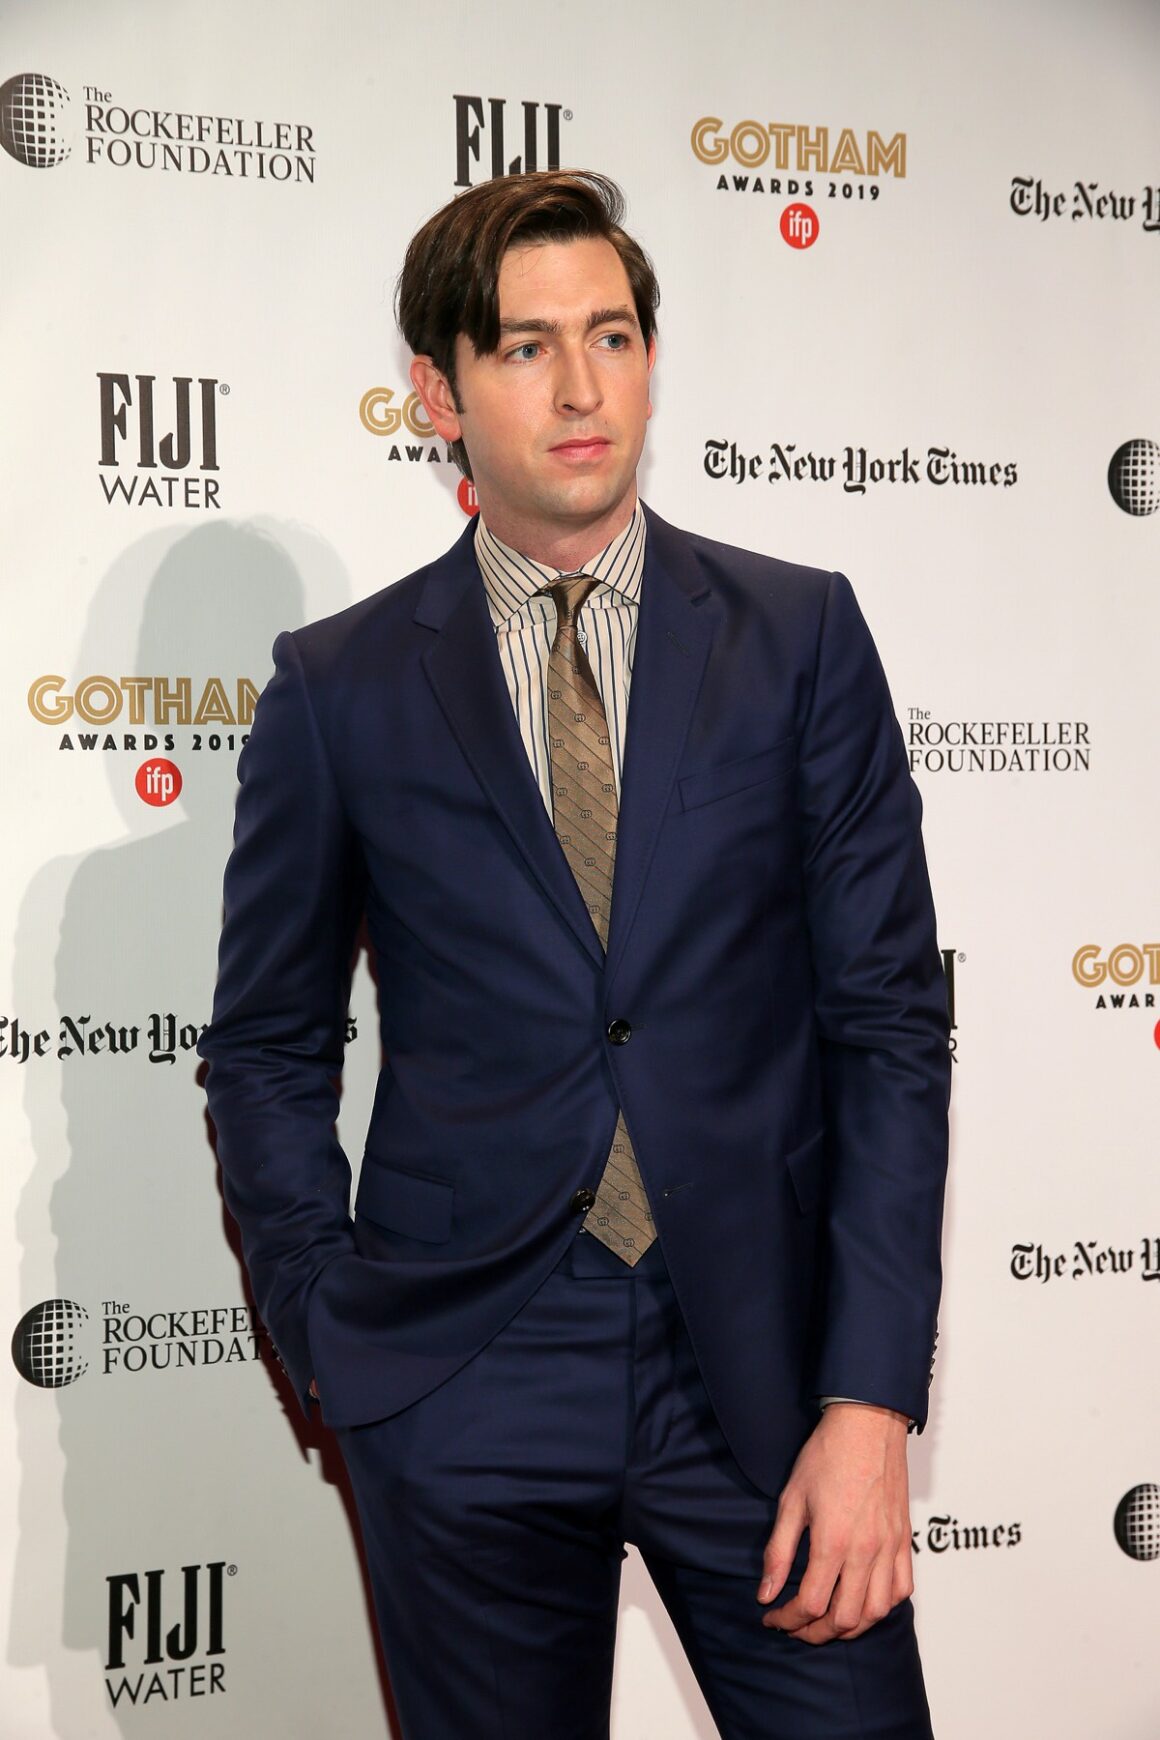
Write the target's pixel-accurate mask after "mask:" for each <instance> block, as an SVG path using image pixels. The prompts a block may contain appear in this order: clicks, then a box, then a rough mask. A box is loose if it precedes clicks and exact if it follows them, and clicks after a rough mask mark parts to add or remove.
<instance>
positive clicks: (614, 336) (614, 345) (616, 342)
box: [601, 332, 632, 350]
mask: <svg viewBox="0 0 1160 1740" xmlns="http://www.w3.org/2000/svg"><path fill="white" fill-rule="evenodd" d="M601 343H602V344H605V345H607V346H608V349H609V350H627V349H628V347H629V345H630V344H631V343H632V340H631V338H630V337H629V335H628V333H627V332H606V333H605V334H604V336H603V338H602V339H601Z"/></svg>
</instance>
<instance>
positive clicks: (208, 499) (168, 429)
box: [97, 372, 230, 508]
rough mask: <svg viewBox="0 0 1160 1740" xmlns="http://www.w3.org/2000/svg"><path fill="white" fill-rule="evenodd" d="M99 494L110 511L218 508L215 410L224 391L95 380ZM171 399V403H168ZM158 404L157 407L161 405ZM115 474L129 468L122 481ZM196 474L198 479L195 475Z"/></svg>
mask: <svg viewBox="0 0 1160 1740" xmlns="http://www.w3.org/2000/svg"><path fill="white" fill-rule="evenodd" d="M97 379H98V381H99V382H100V408H101V458H100V464H101V468H102V469H101V471H100V472H98V474H97V475H98V476H99V478H100V483H101V489H102V491H103V492H104V497H105V501H106V502H107V503H108V504H109V506H110V507H111V506H113V505H114V504H115V503H118V502H119V503H121V504H122V505H123V506H126V507H146V506H148V507H170V508H220V507H221V502H220V501H219V500H218V479H217V478H216V477H215V476H214V475H213V473H215V472H216V471H217V470H218V469H219V466H218V428H217V404H218V399H219V397H223V398H224V397H226V396H227V395H228V393H229V390H230V389H229V387H228V386H227V385H226V383H225V382H224V381H218V380H216V379H214V378H212V377H210V376H207V375H201V376H198V377H197V383H196V389H195V386H194V377H193V376H192V375H174V376H173V379H172V384H171V386H170V385H169V384H168V383H167V385H166V386H165V387H164V388H162V389H160V390H158V388H157V376H156V375H133V376H130V375H122V374H106V373H104V372H99V373H98V375H97ZM170 394H172V398H170ZM162 401H164V404H163V403H162ZM122 466H132V467H133V472H132V475H131V476H129V477H127V478H126V476H125V475H124V473H123V472H122V470H121V467H122ZM194 473H196V474H197V475H194Z"/></svg>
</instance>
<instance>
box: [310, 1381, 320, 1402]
mask: <svg viewBox="0 0 1160 1740" xmlns="http://www.w3.org/2000/svg"><path fill="white" fill-rule="evenodd" d="M310 1394H311V1395H312V1396H313V1397H314V1400H315V1401H316V1402H319V1401H321V1400H322V1397H321V1396H320V1395H319V1393H318V1385H317V1384H316V1383H315V1381H314V1379H313V1378H311V1380H310Z"/></svg>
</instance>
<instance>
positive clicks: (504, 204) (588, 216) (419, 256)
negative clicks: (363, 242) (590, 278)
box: [395, 169, 660, 477]
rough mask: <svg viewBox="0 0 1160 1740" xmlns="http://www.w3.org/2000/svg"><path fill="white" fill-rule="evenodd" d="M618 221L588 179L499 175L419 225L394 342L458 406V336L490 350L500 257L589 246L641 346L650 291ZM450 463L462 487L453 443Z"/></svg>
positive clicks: (604, 192) (617, 196) (648, 267)
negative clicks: (617, 284)
mask: <svg viewBox="0 0 1160 1740" xmlns="http://www.w3.org/2000/svg"><path fill="white" fill-rule="evenodd" d="M623 216H624V195H623V194H622V193H621V191H620V189H619V187H617V185H616V183H615V182H614V181H610V180H609V179H608V177H607V176H606V175H597V174H596V173H595V171H593V170H589V169H564V170H545V171H542V172H539V173H537V174H533V175H504V176H499V177H497V178H496V179H494V180H492V181H484V182H481V183H480V185H479V186H478V187H471V188H468V190H467V192H466V193H461V194H459V195H458V197H457V198H455V199H453V200H451V201H450V202H449V203H448V204H447V205H445V206H443V207H442V209H441V210H440V211H437V212H436V213H435V216H434V217H432V218H428V220H427V222H426V223H425V224H424V225H423V228H422V229H421V230H420V231H419V232H418V234H417V235H415V236H414V237H413V238H412V240H411V245H410V247H409V248H408V249H407V257H406V259H405V260H404V261H403V270H402V271H401V272H400V273H399V282H398V284H397V286H396V289H395V314H396V316H397V319H398V322H399V327H400V330H401V331H402V334H403V337H404V338H405V339H406V341H407V343H408V345H409V346H410V347H411V350H412V351H413V352H414V353H415V355H416V356H429V357H431V359H432V360H433V362H434V364H435V367H436V368H437V369H438V370H439V371H440V373H441V374H443V375H445V376H446V377H447V380H448V382H449V383H450V386H451V391H452V393H453V394H455V396H456V399H457V400H458V390H457V386H456V380H455V340H456V337H457V336H458V334H459V333H461V332H462V333H463V334H464V336H465V337H466V338H468V339H469V340H470V341H471V345H472V348H473V349H474V350H475V353H476V355H477V356H488V355H490V354H491V353H492V352H493V351H495V350H496V349H498V347H499V292H498V283H499V269H500V264H501V262H502V260H503V257H504V255H505V254H506V253H507V251H508V249H509V248H518V247H525V246H527V245H528V244H530V243H533V242H574V241H582V240H587V239H589V238H594V237H599V238H602V239H603V240H604V241H606V242H611V244H612V246H613V247H614V248H615V249H616V252H617V254H618V255H619V256H620V260H621V263H622V265H623V266H624V269H625V271H626V273H627V274H628V282H629V285H630V287H631V289H632V299H633V302H634V303H635V305H636V317H637V320H638V321H639V323H640V330H641V333H642V334H643V336H644V340H645V343H646V344H647V343H648V341H649V339H651V338H652V336H653V333H654V332H655V331H656V309H657V304H658V303H659V301H660V291H659V290H658V288H657V281H656V275H655V273H654V272H653V269H652V264H651V262H650V260H649V258H648V256H647V254H646V253H645V251H644V249H643V248H642V247H641V246H640V244H639V242H635V241H634V240H633V239H632V237H631V236H630V235H628V234H627V233H626V232H625V231H624V230H623V229H622V228H621V219H622V218H623ZM451 453H452V456H453V458H454V459H455V461H456V463H457V464H458V465H459V466H460V468H461V469H462V470H463V471H464V472H465V473H466V474H467V476H468V477H470V476H471V465H470V462H469V460H468V458H467V453H466V451H465V449H464V446H463V443H462V441H455V442H453V443H452V445H451Z"/></svg>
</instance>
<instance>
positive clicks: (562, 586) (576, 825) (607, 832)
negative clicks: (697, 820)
mask: <svg viewBox="0 0 1160 1740" xmlns="http://www.w3.org/2000/svg"><path fill="white" fill-rule="evenodd" d="M597 584H598V582H597V581H596V580H594V579H592V577H591V576H590V575H588V574H575V575H569V577H568V578H567V579H561V580H557V581H556V582H555V584H554V585H551V586H546V587H544V591H545V592H547V593H549V594H550V596H551V598H552V600H553V602H554V604H555V606H556V638H555V640H554V641H553V643H552V651H551V653H550V654H549V657H548V738H549V747H550V754H551V763H552V809H553V816H554V819H555V825H556V833H557V836H558V837H559V841H560V844H561V846H563V848H564V855H565V857H566V858H567V860H568V863H569V864H570V865H571V867H572V873H573V875H574V876H575V878H576V881H577V882H578V883H579V885H580V892H581V894H582V895H583V896H584V899H585V901H586V903H587V906H588V910H589V912H590V913H591V914H592V922H593V924H594V925H595V926H596V930H597V933H598V935H599V937H600V941H601V943H602V944H603V945H604V946H605V947H606V948H607V946H608V916H609V912H610V910H611V906H612V867H613V863H614V861H615V858H616V818H617V802H616V782H615V778H614V775H613V768H612V746H611V744H610V742H609V738H608V720H607V718H606V717H605V712H604V703H603V702H602V700H601V698H600V690H599V689H598V688H597V686H596V679H595V677H594V676H593V674H592V667H591V665H590V664H589V662H588V655H587V654H586V653H585V651H584V648H583V647H582V646H581V645H580V643H579V641H578V640H577V638H576V618H577V616H578V615H579V612H580V606H581V605H582V604H583V603H584V600H585V599H586V598H587V596H588V594H589V593H590V592H591V590H592V588H593V587H594V586H595V585H597ZM584 1226H585V1230H586V1231H588V1232H590V1233H592V1234H593V1235H594V1236H595V1237H596V1238H598V1239H599V1240H600V1242H601V1244H604V1245H607V1246H608V1248H609V1250H610V1251H614V1252H615V1253H616V1255H617V1256H618V1257H620V1258H621V1259H622V1261H623V1262H626V1263H628V1264H629V1265H630V1267H631V1266H632V1265H633V1264H635V1263H638V1262H639V1261H640V1259H641V1257H642V1256H643V1255H644V1253H645V1251H647V1250H648V1247H649V1246H650V1245H651V1244H652V1242H653V1240H654V1239H655V1238H656V1228H655V1227H654V1225H653V1217H652V1215H651V1213H650V1212H649V1206H648V1197H647V1196H646V1194H645V1188H644V1184H643V1182H642V1180H641V1176H640V1171H639V1169H638V1167H637V1164H636V1155H635V1154H634V1153H633V1151H632V1143H631V1142H630V1141H629V1137H628V1131H627V1129H626V1128H625V1124H624V1113H623V1112H620V1111H618V1112H617V1114H616V1129H615V1131H614V1133H613V1137H612V1150H611V1152H610V1154H609V1156H608V1161H607V1164H606V1165H605V1168H604V1175H603V1177H602V1178H601V1180H600V1183H599V1185H598V1186H597V1190H596V1203H595V1206H594V1207H593V1208H592V1209H590V1210H589V1213H588V1217H587V1219H586V1220H585V1222H584Z"/></svg>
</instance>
